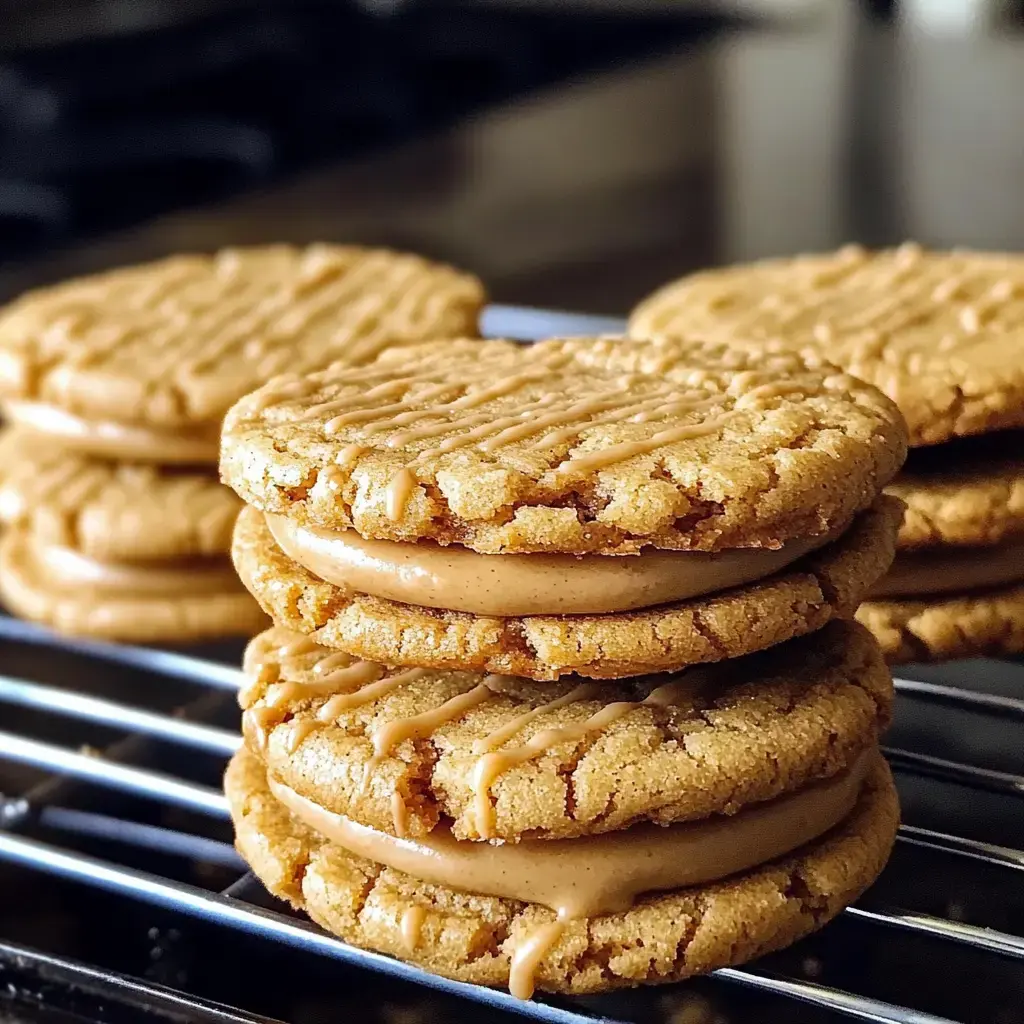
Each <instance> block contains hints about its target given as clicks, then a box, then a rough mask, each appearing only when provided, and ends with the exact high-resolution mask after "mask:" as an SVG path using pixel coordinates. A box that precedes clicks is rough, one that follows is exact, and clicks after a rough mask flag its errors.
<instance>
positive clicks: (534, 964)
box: [508, 921, 565, 999]
mask: <svg viewBox="0 0 1024 1024" xmlns="http://www.w3.org/2000/svg"><path fill="white" fill-rule="evenodd" d="M564 933H565V922H564V921H549V922H548V923H547V924H543V925H540V926H539V927H538V928H535V929H533V930H532V931H531V932H530V934H529V935H527V937H526V938H525V939H524V940H523V942H521V943H519V944H518V945H517V946H516V948H515V949H514V950H513V952H512V960H511V963H510V964H509V971H508V990H509V992H511V993H512V995H514V996H515V997H516V999H529V998H531V996H532V995H533V992H534V989H535V988H536V978H537V970H538V968H539V967H540V965H541V961H542V960H543V959H544V957H546V956H547V955H548V953H550V952H551V950H552V949H554V947H555V946H556V944H557V943H558V940H559V939H560V938H561V937H562V935H563V934H564Z"/></svg>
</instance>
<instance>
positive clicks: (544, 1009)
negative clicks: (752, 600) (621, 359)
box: [0, 307, 1024, 1024]
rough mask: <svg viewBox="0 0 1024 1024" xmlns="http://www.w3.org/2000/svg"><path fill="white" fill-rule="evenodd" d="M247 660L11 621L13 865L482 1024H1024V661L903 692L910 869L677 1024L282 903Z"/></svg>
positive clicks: (42, 967) (158, 1001)
mask: <svg viewBox="0 0 1024 1024" xmlns="http://www.w3.org/2000/svg"><path fill="white" fill-rule="evenodd" d="M484 327H485V333H486V334H487V335H488V336H492V337H493V336H501V337H513V338H517V339H521V340H524V341H529V340H532V339H534V338H537V337H542V336H551V335H559V334H578V333H604V332H614V331H616V330H621V328H622V323H621V321H618V320H613V319H610V318H603V317H586V316H583V317H581V316H576V315H573V314H561V313H554V312H549V311H544V310H530V309H520V308H511V307H490V308H489V309H488V310H487V312H486V314H485V317H484ZM240 650H241V648H240V645H237V644H236V645H233V646H232V645H228V646H224V647H208V648H206V649H203V650H198V651H195V650H193V651H189V652H187V653H185V652H172V651H165V650H156V649H150V648H139V647H129V646H120V645H111V644H104V643H94V642H88V641H75V640H69V639H66V638H59V637H55V636H53V635H52V634H50V633H49V632H48V631H46V630H44V629H41V628H39V627H36V626H33V625H29V624H26V623H23V622H20V621H18V620H15V619H11V618H7V617H2V616H0V772H2V774H0V785H3V787H4V789H5V790H6V794H7V795H6V796H2V795H0V865H2V864H3V863H5V862H6V864H7V865H8V866H9V867H11V866H13V867H16V868H17V869H19V870H29V871H31V872H33V873H44V874H46V875H49V876H53V877H56V878H61V879H64V880H66V881H69V882H71V883H73V884H75V885H78V886H83V887H88V888H90V889H93V890H103V891H105V892H108V893H114V894H117V895H119V896H121V897H126V898H128V899H130V900H132V901H137V902H139V903H142V904H147V905H150V906H155V907H160V908H163V909H164V910H166V911H169V912H171V913H173V914H175V915H179V916H180V917H181V919H182V920H188V919H197V920H202V921H205V922H207V923H209V924H211V925H214V926H216V927H217V928H220V929H228V930H234V931H235V932H241V933H245V934H246V935H247V936H249V937H250V938H251V939H254V940H256V941H257V942H259V943H261V944H265V945H266V947H267V948H268V949H274V948H280V947H281V946H287V947H291V948H292V949H293V950H294V951H297V953H298V955H300V957H316V958H320V959H323V958H329V959H333V960H335V961H340V962H342V963H344V964H346V965H349V966H350V967H354V968H357V969H362V970H365V971H369V972H374V974H376V975H378V976H387V977H390V978H393V979H402V980H404V981H409V982H414V983H416V984H418V985H422V986H427V987H429V988H432V989H435V990H440V991H441V992H443V993H446V994H447V995H448V996H453V997H456V998H458V999H462V1000H466V1001H467V1002H466V1007H467V1009H466V1013H467V1014H468V1019H476V1017H475V1014H477V1013H478V1012H479V1011H482V1010H483V1008H484V1007H487V1008H488V1009H489V1011H491V1012H494V1013H498V1014H499V1015H504V1014H513V1015H519V1016H521V1017H526V1018H531V1019H533V1020H537V1021H549V1022H557V1024H584V1022H590V1024H592V1022H595V1021H601V1022H605V1024H616V1022H623V1024H625V1022H638V1021H652V1022H657V1021H662V1020H664V1021H672V1022H675V1021H685V1022H687V1024H688V1022H689V1021H690V1020H691V1019H707V1020H709V1021H714V1022H718V1021H729V1022H732V1021H733V1020H735V1019H743V1020H757V1021H758V1022H759V1024H760V1022H762V1021H769V1020H771V1021H774V1020H780V1021H783V1020H785V1021H790V1020H793V1021H796V1020H805V1019H806V1020H814V1021H819V1020H843V1019H855V1020H863V1021H875V1022H879V1024H942V1022H948V1021H970V1022H972V1024H973V1022H976V1021H977V1022H979V1024H980V1022H989V1021H991V1022H992V1024H1014V1022H1017V1021H1021V1022H1024V971H1022V970H1021V966H1020V964H1019V961H1021V960H1022V959H1024V937H1022V936H1021V934H1019V933H1024V877H1022V876H1021V872H1024V816H1022V815H1021V813H1020V811H1021V805H1020V799H1021V798H1022V797H1024V764H1022V762H1024V747H1022V745H1021V743H1020V738H1021V737H1022V736H1024V723H1022V720H1024V666H1020V665H1017V664H1014V663H1011V662H991V661H978V662H970V663H959V664H953V665H949V666H942V667H939V668H933V669H930V670H928V669H923V668H922V669H919V670H914V671H913V672H909V673H907V674H908V675H911V676H912V677H911V678H901V679H898V680H897V681H896V689H897V714H896V722H895V725H894V728H893V730H892V731H891V732H890V734H889V736H888V737H887V743H888V746H887V747H886V754H887V756H888V758H889V761H890V763H891V765H892V767H893V768H894V770H895V772H896V775H897V779H898V782H899V785H900V789H901V797H902V800H903V806H904V821H905V823H904V825H903V826H902V828H901V830H900V834H899V838H898V842H897V849H896V852H895V854H894V857H893V861H892V863H891V864H890V866H889V868H887V869H886V872H885V873H884V874H883V876H882V879H881V880H880V881H879V883H878V884H877V885H876V886H875V887H874V888H873V889H872V890H871V891H870V892H869V893H868V895H867V896H866V898H865V899H864V900H863V901H862V902H861V903H860V904H858V905H857V906H854V907H851V908H849V909H847V910H846V911H845V912H844V913H843V914H842V915H840V918H839V919H838V920H837V922H834V923H833V924H831V925H829V926H828V928H826V929H825V930H824V931H823V932H822V933H821V934H820V935H818V936H814V937H812V938H811V939H808V940H805V941H804V942H802V943H800V944H799V945H798V946H797V947H794V949H793V950H789V951H785V952H783V953H781V954H774V955H773V956H771V957H768V958H766V959H765V960H761V961H758V962H757V963H755V964H752V965H748V966H745V967H743V968H736V969H727V970H720V971H717V972H716V973H715V974H714V975H713V976H712V978H711V979H710V980H709V981H707V982H700V983H698V988H699V986H700V985H703V986H704V988H703V989H699V991H702V992H709V991H710V992H711V993H712V995H711V1003H710V1005H711V1006H712V1007H714V1006H717V1005H719V1002H718V1000H719V998H720V999H721V1001H722V1005H725V1006H727V1008H729V1009H727V1012H725V1013H719V1014H718V1015H717V1016H716V1015H715V1014H714V1013H712V1015H711V1016H709V1017H706V1018H692V1017H685V1016H679V1015H678V1013H679V1011H678V1006H679V1005H681V1004H680V1003H678V1001H676V996H677V995H678V994H679V993H684V994H685V993H687V992H691V991H693V990H694V989H693V985H692V984H687V985H683V986H668V987H665V988H651V989H641V990H636V991H631V992H628V993H619V994H613V995H609V996H600V997H592V998H586V999H552V998H547V997H540V998H537V999H535V1000H533V1001H530V1002H521V1001H519V1000H516V999H513V998H512V997H511V996H510V995H509V994H508V993H506V992H502V991H495V990H490V989H485V988H482V987H478V986H473V985H467V984H462V983H458V982H452V981H448V980H445V979H442V978H438V977H436V976H433V975H430V974H427V973H426V972H424V971H421V970H419V969H418V968H416V967H412V966H409V965H407V964H403V963H401V962H399V961H396V960H392V959H390V958H389V957H386V956H382V955H379V954H375V953H370V952H365V951H362V950H358V949H355V948H353V947H351V946H348V945H346V944H345V943H343V942H341V941H339V940H337V939H335V938H334V937H332V936H330V935H328V934H326V933H324V932H323V931H321V930H320V929H319V928H317V927H316V926H314V925H313V924H311V923H309V922H308V921H306V920H305V919H303V918H301V917H299V916H297V915H294V914H292V913H291V912H290V911H288V910H287V909H286V908H284V906H283V905H282V904H280V903H277V902H276V901H274V900H272V899H271V898H270V897H268V896H267V895H266V893H265V892H264V891H263V890H262V888H261V886H260V885H259V883H258V882H257V881H256V880H255V879H254V877H253V876H252V875H251V874H250V873H249V872H248V871H247V870H246V867H245V865H244V864H243V863H242V862H241V860H240V859H239V858H238V856H237V854H236V853H235V851H234V849H233V848H232V846H231V845H230V841H229V840H230V829H229V826H228V825H227V804H226V801H225V799H224V797H223V795H222V793H221V792H220V789H219V787H218V779H219V775H220V772H221V770H222V769H223V765H224V763H225V761H226V759H227V758H228V757H229V756H230V755H231V754H232V753H233V752H234V751H235V750H236V749H237V747H238V745H239V742H240V737H239V735H238V732H237V717H238V714H237V708H236V707H235V705H234V695H233V694H234V691H235V690H236V689H237V687H238V685H239V682H240V679H241V676H240V673H239V672H238V670H237V669H236V668H235V667H233V666H234V665H237V663H238V658H239V654H240ZM139 851H149V852H151V853H152V854H153V855H155V856H157V858H158V861H159V863H170V862H176V861H183V862H188V863H189V864H190V865H192V868H193V869H192V870H191V871H190V872H189V873H188V879H189V880H185V879H184V878H183V877H182V875H183V873H182V872H180V871H174V870H167V871H166V872H155V871H153V870H151V869H143V868H140V867H139V866H138V863H139V858H138V856H137V855H138V852H139ZM196 878H199V879H205V883H204V884H197V882H196ZM0 884H2V883H0ZM0 898H2V896H0ZM15 967H16V968H17V970H18V971H20V972H21V973H19V974H18V977H19V978H24V976H25V975H26V974H30V975H31V976H32V977H33V978H36V977H38V978H49V979H54V978H62V977H65V976H68V977H73V978H75V979H76V986H77V989H76V991H78V992H79V994H80V997H81V998H83V999H86V1001H88V999H89V998H94V997H95V999H96V1000H99V1002H103V1001H104V1000H106V1002H105V1003H104V1005H108V1006H109V1005H113V1004H115V1003H117V1001H118V1000H119V999H121V998H124V999H127V1000H129V1001H136V1002H138V1001H139V1000H142V1001H145V1003H146V1005H147V1006H148V1007H150V1008H155V1010H154V1012H160V1011H161V1010H164V1011H166V1017H160V1018H159V1019H168V1020H170V1019H184V1020H194V1021H222V1022H230V1021H261V1020H267V1019H268V1018H263V1017H259V1016H254V1015H252V1014H250V1013H248V1012H247V1011H246V1010H245V1009H242V1008H233V1007H224V1006H218V1005H213V1004H210V1003H207V1002H204V1001H203V1000H202V999H198V998H196V997H194V996H192V995H189V994H188V993H187V992H184V991H176V990H174V989H172V988H166V987H161V986H159V985H154V984H152V983H150V982H146V981H142V980H138V979H132V978H125V977H121V976H117V975H113V974H111V973H110V972H106V971H101V970H96V969H94V968H92V967H89V966H87V965H80V964H75V963H70V962H66V961H64V960H62V959H60V958H59V957H55V956H51V955H48V954H45V953H40V952H37V951H35V950H32V949H27V948H22V947H16V946H14V945H5V944H2V943H0V988H2V985H3V982H4V977H5V972H7V973H9V972H11V971H12V970H14V969H15ZM709 986H710V988H709ZM83 993H84V994H83ZM96 993H101V995H102V998H101V996H99V995H96ZM90 994H91V995H90ZM0 1005H2V1004H0ZM473 1005H475V1006H476V1007H477V1009H476V1010H473V1009H472V1006H473ZM737 1008H738V1009H737ZM716 1012H717V1011H716ZM737 1012H739V1013H740V1014H741V1016H740V1017H737V1016H736V1013H737ZM673 1014H675V1016H673ZM800 1014H811V1016H800Z"/></svg>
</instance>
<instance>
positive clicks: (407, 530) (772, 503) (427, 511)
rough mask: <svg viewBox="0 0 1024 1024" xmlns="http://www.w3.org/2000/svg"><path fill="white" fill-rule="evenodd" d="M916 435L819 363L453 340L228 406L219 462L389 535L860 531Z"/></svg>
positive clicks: (685, 536)
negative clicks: (856, 524) (864, 512)
mask: <svg viewBox="0 0 1024 1024" xmlns="http://www.w3.org/2000/svg"><path fill="white" fill-rule="evenodd" d="M905 444H906V436H905V426H904V424H903V421H902V418H901V417H900V415H899V412H898V410H897V409H896V408H895V406H894V405H893V404H892V403H891V402H890V401H889V400H888V399H887V398H885V396H884V395H882V394H881V393H880V392H879V391H878V390H877V389H875V388H873V387H871V386H869V385H867V384H864V383H863V382H861V381H859V380H857V379H855V378H853V377H850V376H848V375H847V374H844V373H842V372H840V371H838V370H836V369H835V368H834V367H832V366H830V365H828V364H826V363H823V362H822V361H820V360H816V359H814V358H812V359H810V360H805V359H803V358H801V357H800V356H798V355H796V354H792V353H776V354H765V353H763V352H759V351H757V350H756V349H755V348H753V347H748V348H746V349H741V348H738V347H735V346H730V345H725V344H721V343H718V342H695V343H693V344H692V345H688V346H686V347H682V346H673V347H671V349H666V348H663V347H659V346H656V345H652V344H649V343H646V342H637V341H629V340H625V339H620V338H569V339H552V340H550V341H545V342H541V343H539V344H536V345H531V346H525V345H518V344H515V343H513V342H508V341H504V342H498V341H495V342H487V343H486V344H484V345H480V344H479V343H474V342H471V341H455V342H444V343H433V344H426V345H421V346H414V347H409V348H405V349H403V350H401V351H399V350H394V349H393V350H390V351H386V352H384V353H382V354H381V356H380V357H379V358H378V359H377V360H376V361H375V362H373V363H372V364H369V365H366V366H363V367H345V366H341V365H340V364H339V365H336V366H334V367H332V368H330V369H329V370H326V371H323V372H320V373H314V374H310V375H306V376H303V375H300V374H294V375H288V376H283V377H280V378H278V379H276V380H274V381H272V382H270V383H268V384H267V385H266V386H264V387H263V388H261V389H259V390H258V391H256V392H254V393H253V394H251V395H248V396H247V397H246V398H244V399H242V400H241V401H240V402H238V403H237V404H236V405H235V406H234V407H233V408H232V409H231V411H230V412H229V414H228V416H227V417H226V419H225V425H224V433H223V436H222V442H221V477H222V479H223V480H224V482H225V483H227V484H229V485H230V486H232V487H233V488H234V489H235V490H236V491H237V492H238V493H239V495H241V497H242V498H243V499H244V500H245V501H247V502H249V503H250V504H252V505H254V506H256V507H257V508H259V509H261V510H263V511H264V512H270V513H277V514H282V515H286V516H291V517H293V518H295V519H296V520H298V521H301V522H304V523H308V524H310V525H314V526H320V527H325V528H328V529H354V530H356V531H357V532H358V533H359V534H361V535H362V536H364V537H367V538H374V539H380V540H397V541H416V540H423V539H433V540H436V541H439V542H441V543H459V544H462V545H465V546H467V547H470V548H472V549H474V550H476V551H479V552H482V553H502V552H531V551H548V552H568V553H577V554H582V553H586V552H596V553H604V554H623V553H628V552H634V551H638V550H640V549H641V548H643V547H644V546H647V545H653V546H656V547H663V548H672V549H692V550H705V551H714V550H720V549H727V548H735V547H767V548H777V547H778V546H780V545H781V544H783V543H785V542H786V541H787V540H791V539H795V538H801V537H802V538H808V537H816V536H821V535H823V534H827V533H831V532H833V531H835V530H838V529H841V528H843V527H844V526H845V525H846V524H847V523H848V522H849V520H850V518H851V517H852V516H853V515H854V514H855V513H856V512H858V511H859V510H861V509H864V508H866V507H867V506H868V505H870V504H871V502H872V501H873V499H874V498H875V496H876V495H877V494H878V492H879V491H880V490H881V488H882V487H883V486H884V485H885V484H886V483H888V482H889V480H890V479H891V478H892V477H893V476H894V475H895V473H896V471H897V470H898V468H899V466H900V465H901V463H902V462H903V459H904V457H905V453H906V448H905Z"/></svg>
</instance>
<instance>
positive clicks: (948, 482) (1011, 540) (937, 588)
mask: <svg viewBox="0 0 1024 1024" xmlns="http://www.w3.org/2000/svg"><path fill="white" fill-rule="evenodd" d="M630 331H631V333H632V334H633V335H635V336H638V337H645V338H659V339H662V340H661V341H660V344H661V345H662V346H663V347H664V346H668V347H669V348H671V347H672V346H673V345H675V344H679V341H678V340H673V339H680V338H685V337H692V336H694V335H698V336H703V337H710V338H715V337H729V338H732V339H736V338H740V339H743V340H746V341H750V342H752V343H753V344H754V345H756V346H758V347H763V346H765V345H767V346H768V347H769V348H771V349H773V350H776V351H792V352H801V353H805V354H806V353H813V354H817V355H818V356H823V357H824V358H827V359H830V360H832V361H833V362H836V363H839V364H840V365H841V366H842V367H843V368H844V369H845V370H847V371H848V372H849V373H852V374H856V375H857V376H858V377H861V378H863V379H864V380H867V381H870V382H872V383H873V384H875V385H876V386H878V387H879V388H881V389H882V390H883V391H884V392H886V393H887V394H888V395H889V397H890V398H892V399H893V400H894V401H895V402H896V403H897V404H898V405H899V407H900V409H901V411H902V412H903V414H904V416H905V417H906V420H907V422H908V424H909V427H910V444H911V446H912V447H913V448H914V451H913V452H912V453H911V456H910V459H909V461H908V463H907V466H906V469H905V472H904V473H903V474H902V475H901V476H900V478H899V479H898V480H897V481H896V482H895V483H894V484H893V486H892V487H891V488H890V491H891V493H893V494H895V495H897V496H898V497H899V498H901V499H902V500H903V501H904V502H906V505H907V515H906V518H905V520H904V523H903V528H902V531H901V533H900V536H899V553H898V555H897V558H896V563H895V565H894V567H893V570H892V572H891V573H890V574H889V576H888V577H887V578H886V579H885V580H884V581H882V583H880V584H879V586H877V587H876V588H875V589H874V591H873V593H872V600H870V601H868V602H867V603H865V604H864V605H863V606H862V608H861V610H860V613H859V618H860V620H861V621H862V622H863V623H864V624H865V625H867V626H868V627H869V628H870V629H871V630H872V632H874V634H875V635H876V637H877V638H878V640H879V641H880V643H881V645H882V647H883V649H884V651H885V653H886V656H887V657H888V658H889V660H890V661H893V662H904V661H933V660H941V659H946V658H962V657H971V656H975V655H983V654H994V655H1000V654H1018V653H1021V652H1022V651H1024V455H1022V454H1021V448H1020V447H1019V446H1020V445H1021V444H1022V441H1024V436H1022V435H1021V434H1020V433H1019V429H1020V428H1021V427H1024V361H1022V357H1024V258H1022V257H1020V256H1011V255H1001V254H986V253H977V252H949V253H940V252H927V251H925V250H922V249H921V247H920V246H916V245H911V244H908V245H904V246H901V247H900V248H898V249H894V250H888V251H881V252H877V253H869V252H866V251H865V250H863V249H861V248H858V247H849V248H846V249H843V250H841V251H839V252H837V253H833V254H829V255H824V256H801V257H798V258H795V259H786V260H773V261H767V262H763V263H755V264H751V265H748V266H737V267H730V268H726V269H724V270H716V271H708V272H705V273H701V274H695V275H693V276H691V277H688V278H684V279H683V280H681V281H677V282H675V283H673V284H670V285H668V286H666V287H664V288H663V289H661V290H660V291H659V292H657V293H656V294H654V295H653V296H651V297H650V298H649V299H647V300H646V301H644V302H643V303H642V304H641V305H640V306H639V307H638V308H637V310H636V311H635V312H634V314H633V316H632V319H631V321H630ZM664 339H668V340H667V341H666V340H664Z"/></svg>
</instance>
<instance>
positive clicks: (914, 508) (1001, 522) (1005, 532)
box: [887, 432, 1024, 550]
mask: <svg viewBox="0 0 1024 1024" xmlns="http://www.w3.org/2000/svg"><path fill="white" fill-rule="evenodd" d="M887 491H888V492H889V493H890V494H894V495H895V496H896V497H898V498H900V499H901V500H902V501H904V502H905V503H906V506H907V510H906V514H905V516H904V520H903V526H902V528H901V530H900V536H899V547H900V549H901V550H902V549H909V548H934V547H946V546H956V547H976V546H982V545H995V544H1001V543H1004V542H1006V541H1011V540H1016V539H1019V538H1021V537H1022V536H1024V435H1022V434H1019V433H1016V432H1008V433H1005V434H997V435H988V436H986V437H978V438H969V439H966V440H963V441H957V442H950V443H947V444H943V445H940V446H938V447H935V448H922V449H918V450H915V451H914V452H913V453H912V454H911V457H910V459H909V461H908V462H907V464H906V466H904V468H903V471H902V472H901V473H900V475H899V476H898V477H897V478H896V479H895V480H894V481H893V482H892V483H891V484H890V485H889V487H888V488H887Z"/></svg>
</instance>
